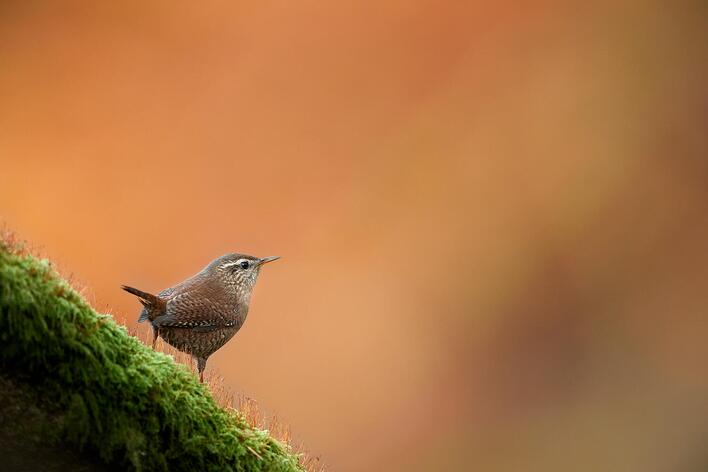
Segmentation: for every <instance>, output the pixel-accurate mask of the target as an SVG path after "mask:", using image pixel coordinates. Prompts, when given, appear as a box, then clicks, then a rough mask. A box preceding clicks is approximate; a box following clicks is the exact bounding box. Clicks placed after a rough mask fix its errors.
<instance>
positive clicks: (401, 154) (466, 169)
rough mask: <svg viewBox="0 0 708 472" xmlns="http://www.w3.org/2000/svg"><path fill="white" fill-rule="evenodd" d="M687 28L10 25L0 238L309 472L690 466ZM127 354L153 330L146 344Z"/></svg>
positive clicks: (0, 53) (207, 10) (700, 357)
mask: <svg viewBox="0 0 708 472" xmlns="http://www.w3.org/2000/svg"><path fill="white" fill-rule="evenodd" d="M706 20H708V9H707V8H706V5H705V4H704V3H703V2H698V1H692V2H672V3H665V2H659V1H656V2H651V1H648V2H622V4H618V3H616V2H575V3H556V2H494V3H493V2H489V3H481V2H433V1H418V0H416V1H412V0H409V1H405V2H403V1H391V2H374V1H367V2H355V3H353V4H345V3H341V2H324V1H319V2H315V1H301V2H273V1H265V2H243V1H239V2H225V1H210V2H199V4H197V3H193V2H167V1H152V2H139V1H125V2H88V1H87V2H34V1H7V0H6V1H3V2H2V3H0V218H2V220H3V221H4V222H6V223H7V225H8V226H9V227H10V228H11V229H13V230H15V231H17V232H18V233H19V235H20V236H21V237H23V238H26V239H28V240H30V241H31V242H32V243H35V244H37V245H39V246H40V247H41V248H42V250H43V252H44V253H46V254H48V255H49V256H50V257H52V258H53V259H54V260H55V261H57V262H58V264H59V266H60V267H64V268H67V269H70V270H71V271H73V273H74V275H75V277H76V278H77V279H78V280H79V281H81V282H82V283H84V284H85V285H86V286H87V287H88V296H89V299H90V300H91V301H92V303H93V304H94V306H96V308H97V309H99V310H102V311H107V312H110V313H112V314H113V315H114V316H115V317H116V319H118V320H119V321H122V322H125V323H126V324H127V325H128V326H130V327H135V326H136V323H135V320H136V318H137V314H138V311H139V310H138V308H139V306H138V304H137V302H136V300H135V299H134V298H133V297H131V296H129V295H127V294H125V293H123V292H121V291H120V289H119V285H120V284H122V283H127V284H130V285H133V286H136V287H139V288H141V289H144V290H147V291H153V292H157V291H159V290H161V289H163V288H165V287H167V286H170V285H172V284H174V283H176V282H178V281H180V280H182V279H183V278H185V277H187V276H189V275H191V274H193V273H195V272H197V271H198V270H200V269H201V268H202V267H203V266H204V265H205V264H207V263H208V262H209V261H210V260H211V259H213V258H214V257H216V256H218V255H221V254H223V253H226V252H231V251H239V252H245V253H249V254H254V255H258V256H265V255H281V256H283V259H282V260H281V261H279V262H278V263H276V264H273V265H270V266H268V267H267V268H266V269H265V270H264V271H263V273H262V274H261V278H260V281H259V283H258V286H257V288H256V293H255V295H254V300H253V303H252V305H251V312H250V315H249V319H248V321H247V323H246V325H245V327H244V329H242V330H241V331H240V332H239V334H238V335H237V336H236V338H235V340H234V341H232V342H231V343H229V344H227V345H226V346H225V347H224V348H223V349H222V350H220V351H219V352H218V353H217V354H215V355H214V356H213V357H212V358H211V360H210V362H209V369H210V370H212V371H215V372H217V373H218V374H219V375H221V376H223V377H224V379H225V383H226V384H227V385H228V386H230V387H231V388H233V389H234V390H236V391H238V392H242V393H244V394H246V395H249V396H252V397H254V398H256V399H258V400H259V402H260V404H261V405H262V407H263V408H265V409H266V410H268V411H269V412H272V413H277V414H278V415H279V416H280V417H281V418H283V419H284V420H285V421H286V422H288V423H289V424H291V426H292V429H293V433H294V435H295V436H296V437H297V438H298V439H300V440H302V441H303V442H304V443H305V444H306V445H307V447H308V448H309V449H311V450H312V451H313V452H315V453H316V454H321V455H322V457H323V460H324V461H325V462H326V463H327V464H329V466H330V469H331V470H337V471H355V470H389V471H395V470H401V471H403V470H406V471H427V470H494V471H518V470H559V471H565V470H574V471H585V470H587V471H596V470H617V471H653V470H656V471H659V470H661V471H679V470H686V471H688V470H699V469H702V470H705V468H706V467H708V454H706V446H705V440H706V437H708V402H707V401H706V398H708V375H707V371H706V368H705V359H706V356H708V345H707V343H706V340H707V339H708V319H707V316H706V308H708V86H707V84H708V81H707V79H706V77H708V75H707V74H708V34H707V33H708V21H706ZM140 329H141V330H146V329H147V328H146V327H144V326H141V327H140Z"/></svg>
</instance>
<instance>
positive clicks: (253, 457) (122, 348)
mask: <svg viewBox="0 0 708 472" xmlns="http://www.w3.org/2000/svg"><path fill="white" fill-rule="evenodd" d="M0 368H2V370H3V375H4V376H9V377H10V378H12V379H14V380H13V381H15V382H19V383H21V384H22V385H24V386H25V387H27V388H29V389H31V390H32V391H33V392H35V393H36V395H37V398H41V400H40V403H41V404H40V405H39V406H40V408H42V409H43V410H45V411H50V412H51V414H52V418H53V419H55V420H53V421H54V422H55V423H56V424H53V428H54V429H53V434H54V436H55V437H56V439H57V440H60V441H63V442H65V443H68V444H71V445H73V446H75V447H76V448H78V449H80V450H83V451H84V452H85V453H87V454H90V455H95V456H97V457H99V458H100V460H101V461H103V462H104V463H107V464H111V465H114V466H117V467H120V468H121V469H122V468H130V469H133V470H192V471H193V470H219V471H228V470H233V471H261V470H262V471H298V470H303V469H302V468H301V466H300V465H299V463H298V458H297V456H295V455H293V454H291V453H290V452H289V451H288V449H287V446H284V445H283V444H281V443H279V442H278V441H276V440H274V439H273V438H271V437H270V436H268V434H267V432H265V431H260V430H257V429H254V428H253V427H251V426H249V425H248V424H247V423H246V422H245V420H244V419H243V418H241V417H240V416H239V415H238V414H231V413H229V412H227V411H225V410H223V409H222V408H220V407H219V406H218V405H217V404H216V403H215V402H214V400H213V398H212V397H211V395H210V393H209V392H208V391H207V389H206V388H205V387H204V386H203V385H201V384H199V383H198V381H197V380H196V378H195V376H194V375H192V374H191V373H190V372H189V371H188V370H187V368H186V367H184V366H181V365H178V364H176V363H175V362H174V361H173V360H172V359H171V358H170V357H168V356H166V355H164V354H161V353H157V352H153V351H152V350H151V349H149V348H148V347H146V346H145V345H143V344H142V343H141V342H139V341H138V340H137V339H135V338H134V337H132V336H129V335H128V333H127V332H126V329H125V328H124V327H122V326H119V325H117V324H116V323H115V322H114V321H113V319H112V318H111V317H110V316H108V315H101V314H98V313H96V312H95V311H94V310H93V309H92V308H91V307H90V306H89V305H88V303H86V301H84V300H83V299H82V298H81V296H79V295H78V294H77V293H76V292H75V291H74V290H73V289H72V288H71V287H70V286H69V285H68V283H66V282H65V281H64V280H62V279H61V278H60V277H58V276H57V275H56V273H55V272H54V271H53V270H52V268H51V267H50V264H49V263H48V261H46V260H37V259H35V258H34V257H32V256H21V255H16V254H13V253H11V251H9V250H7V249H6V248H3V247H2V245H0Z"/></svg>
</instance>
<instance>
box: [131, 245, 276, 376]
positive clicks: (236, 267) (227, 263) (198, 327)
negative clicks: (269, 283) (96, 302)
mask: <svg viewBox="0 0 708 472" xmlns="http://www.w3.org/2000/svg"><path fill="white" fill-rule="evenodd" d="M276 259H279V256H273V257H263V258H258V257H253V256H247V255H245V254H226V255H224V256H221V257H219V258H218V259H214V260H213V261H212V262H211V263H210V264H209V265H208V266H206V267H205V268H204V269H202V271H201V272H199V273H198V274H195V275H193V276H192V277H190V278H188V279H187V280H185V281H184V282H182V283H179V284H177V285H175V286H174V287H170V288H168V289H165V290H163V291H162V292H160V293H158V294H157V295H152V294H150V293H146V292H143V291H141V290H138V289H136V288H133V287H128V286H125V285H123V286H122V287H121V288H122V289H123V290H125V291H126V292H128V293H132V294H133V295H135V296H137V297H138V298H139V299H140V303H142V304H143V311H142V312H141V313H140V317H139V318H138V322H140V323H142V322H143V321H150V324H151V325H152V332H153V338H152V347H153V349H154V348H155V342H156V341H157V337H158V336H161V337H162V339H164V340H165V342H167V343H168V344H170V345H172V346H174V347H175V348H177V349H179V350H180V351H183V352H186V353H188V354H190V355H191V356H192V357H193V358H194V359H196V361H197V369H198V370H199V381H200V382H203V381H204V368H205V367H206V363H207V359H209V356H211V355H212V354H214V352H216V351H217V350H218V349H219V348H221V346H223V345H224V344H226V342H227V341H228V340H229V339H231V338H232V337H233V336H234V334H236V332H237V331H238V330H239V329H240V328H241V326H243V322H244V321H245V320H246V315H247V314H248V306H249V304H250V302H251V293H252V292H253V287H254V285H255V284H256V279H258V274H259V273H260V270H261V267H262V266H263V264H266V263H268V262H272V261H274V260H276Z"/></svg>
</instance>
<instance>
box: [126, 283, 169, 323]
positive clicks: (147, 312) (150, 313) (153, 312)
mask: <svg viewBox="0 0 708 472" xmlns="http://www.w3.org/2000/svg"><path fill="white" fill-rule="evenodd" d="M120 288H122V289H123V290H125V291H126V292H128V293H132V294H133V295H135V296H136V297H138V299H139V300H140V303H142V304H143V307H144V308H143V311H142V312H140V317H139V318H138V323H142V322H143V321H146V320H153V319H155V317H156V316H157V315H160V314H162V313H164V311H165V308H166V307H165V300H163V299H162V298H160V297H158V296H157V295H153V294H151V293H147V292H143V291H142V290H138V289H137V288H133V287H128V286H127V285H121V286H120Z"/></svg>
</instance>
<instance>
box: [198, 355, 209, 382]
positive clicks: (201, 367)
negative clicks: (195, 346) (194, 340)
mask: <svg viewBox="0 0 708 472" xmlns="http://www.w3.org/2000/svg"><path fill="white" fill-rule="evenodd" d="M206 362H207V360H206V358H205V357H197V370H198V371H199V382H200V383H204V368H206Z"/></svg>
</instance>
